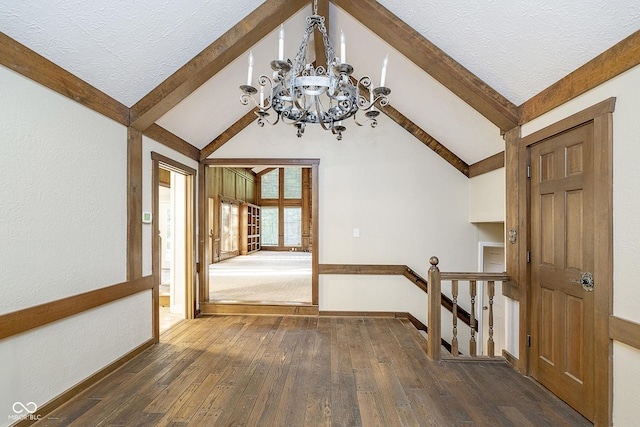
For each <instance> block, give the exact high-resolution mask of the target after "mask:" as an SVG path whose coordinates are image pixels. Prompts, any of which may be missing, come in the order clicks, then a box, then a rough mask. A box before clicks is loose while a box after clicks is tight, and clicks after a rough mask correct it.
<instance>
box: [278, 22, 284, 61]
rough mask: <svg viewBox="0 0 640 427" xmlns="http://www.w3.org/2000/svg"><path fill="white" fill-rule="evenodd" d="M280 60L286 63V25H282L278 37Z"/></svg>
mask: <svg viewBox="0 0 640 427" xmlns="http://www.w3.org/2000/svg"><path fill="white" fill-rule="evenodd" d="M278 60H280V61H284V24H280V33H279V35H278Z"/></svg>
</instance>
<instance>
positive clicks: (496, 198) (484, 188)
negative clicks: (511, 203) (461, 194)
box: [469, 168, 506, 222]
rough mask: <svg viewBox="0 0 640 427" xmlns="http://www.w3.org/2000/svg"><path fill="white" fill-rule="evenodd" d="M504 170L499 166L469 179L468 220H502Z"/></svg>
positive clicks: (503, 214)
mask: <svg viewBox="0 0 640 427" xmlns="http://www.w3.org/2000/svg"><path fill="white" fill-rule="evenodd" d="M504 171H505V169H504V168H500V169H496V170H494V171H491V172H488V173H485V174H482V175H478V176H474V177H473V178H471V179H469V187H470V189H469V221H470V222H504V218H505V212H506V210H505V206H506V202H505V188H506V183H505V173H504Z"/></svg>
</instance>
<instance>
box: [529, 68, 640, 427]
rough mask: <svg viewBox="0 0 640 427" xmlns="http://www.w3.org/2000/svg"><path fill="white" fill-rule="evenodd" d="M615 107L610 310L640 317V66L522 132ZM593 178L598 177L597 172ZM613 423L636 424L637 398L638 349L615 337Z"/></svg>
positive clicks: (634, 318)
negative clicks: (598, 107) (599, 106)
mask: <svg viewBox="0 0 640 427" xmlns="http://www.w3.org/2000/svg"><path fill="white" fill-rule="evenodd" d="M612 96H613V97H616V98H617V101H616V108H615V112H614V113H613V256H614V262H613V266H614V274H613V305H614V307H613V313H614V315H615V316H618V317H621V318H624V319H628V320H631V321H633V322H636V323H640V310H638V306H639V305H640V286H638V280H637V271H638V267H637V265H638V261H637V256H638V253H639V252H640V221H639V220H638V210H639V208H640V202H639V201H638V195H639V194H640V168H639V167H638V159H640V120H639V118H640V66H636V67H635V68H633V69H631V70H629V71H627V72H625V73H623V74H621V75H619V76H618V77H616V78H614V79H611V80H610V81H608V82H606V83H604V84H602V85H600V86H598V87H597V88H595V89H593V90H591V91H589V92H587V93H586V94H584V95H581V96H579V97H578V98H576V99H574V100H572V101H571V102H568V103H566V104H564V105H562V106H560V107H558V108H556V109H554V110H553V111H551V112H549V113H547V114H545V115H543V116H542V117H540V118H538V119H536V120H534V121H532V122H530V123H528V124H526V125H525V126H523V129H522V135H523V136H526V135H529V134H531V133H532V132H535V131H537V130H539V129H541V128H544V127H545V126H548V125H550V124H552V123H555V122H557V121H559V120H561V119H563V118H565V117H567V116H570V115H571V114H574V113H576V112H578V111H581V110H583V109H585V108H587V107H589V106H591V105H593V104H596V103H598V102H600V101H603V100H605V99H607V98H609V97H612ZM596 179H597V177H596ZM613 365H614V374H613V375H614V384H613V399H614V403H613V421H614V425H619V426H628V425H636V424H637V403H638V402H639V401H640V370H638V368H637V367H638V366H639V365H640V350H636V349H633V348H631V347H628V346H625V345H624V344H621V343H614V354H613Z"/></svg>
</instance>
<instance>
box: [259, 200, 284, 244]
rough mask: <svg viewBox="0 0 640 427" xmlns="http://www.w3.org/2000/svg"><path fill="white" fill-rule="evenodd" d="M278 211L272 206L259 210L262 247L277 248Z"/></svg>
mask: <svg viewBox="0 0 640 427" xmlns="http://www.w3.org/2000/svg"><path fill="white" fill-rule="evenodd" d="M278 211H279V208H277V207H272V206H263V207H262V209H261V210H260V217H261V218H260V225H261V232H260V233H261V236H260V238H261V240H262V242H261V244H262V246H278V216H279V215H278Z"/></svg>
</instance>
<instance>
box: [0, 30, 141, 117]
mask: <svg viewBox="0 0 640 427" xmlns="http://www.w3.org/2000/svg"><path fill="white" fill-rule="evenodd" d="M0 64H1V65H4V66H5V67H7V68H9V69H11V70H13V71H15V72H17V73H18V74H21V75H23V76H24V77H26V78H28V79H31V80H33V81H34V82H37V83H40V84H41V85H43V86H45V87H48V88H49V89H51V90H53V91H54V92H56V93H59V94H60V95H63V96H66V97H67V98H70V99H72V100H74V101H76V102H78V103H80V104H82V105H84V106H85V107H87V108H90V109H92V110H93V111H96V112H98V113H100V114H102V115H104V116H106V117H109V118H110V119H112V120H115V121H116V122H118V123H120V124H122V125H124V126H128V125H129V108H128V107H127V106H126V105H124V104H121V103H120V102H118V101H116V100H115V99H113V98H111V97H110V96H108V95H106V94H105V93H104V92H101V91H100V90H98V89H96V88H95V87H93V86H91V85H90V84H88V83H86V82H85V81H83V80H81V79H79V78H78V77H76V76H74V75H73V74H71V73H70V72H68V71H66V70H65V69H63V68H62V67H59V66H57V65H56V64H54V63H53V62H51V61H49V60H48V59H46V58H44V57H42V56H40V55H38V54H37V53H36V52H34V51H32V50H31V49H29V48H28V47H26V46H24V45H22V44H20V43H18V42H17V41H15V40H13V39H12V38H11V37H9V36H7V35H6V34H4V33H2V32H0Z"/></svg>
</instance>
